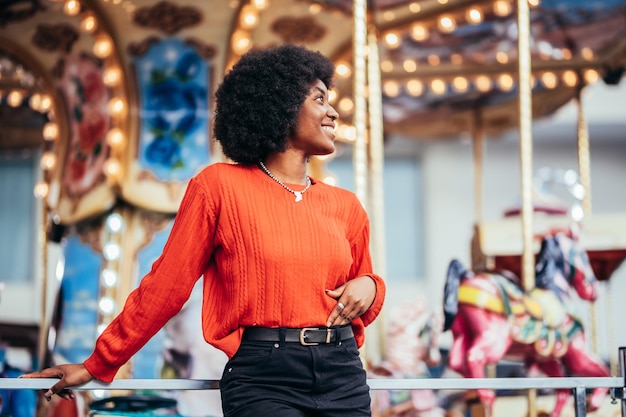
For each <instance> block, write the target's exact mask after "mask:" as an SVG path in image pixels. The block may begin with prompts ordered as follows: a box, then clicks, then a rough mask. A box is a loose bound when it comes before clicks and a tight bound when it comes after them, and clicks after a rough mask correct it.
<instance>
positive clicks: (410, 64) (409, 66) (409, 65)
mask: <svg viewBox="0 0 626 417" xmlns="http://www.w3.org/2000/svg"><path fill="white" fill-rule="evenodd" d="M402 68H404V70H405V71H406V72H415V71H417V63H416V62H415V60H413V59H410V58H409V59H405V60H404V62H402Z"/></svg>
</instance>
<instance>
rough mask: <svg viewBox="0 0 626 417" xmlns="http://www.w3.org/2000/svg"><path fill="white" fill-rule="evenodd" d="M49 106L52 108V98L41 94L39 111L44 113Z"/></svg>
mask: <svg viewBox="0 0 626 417" xmlns="http://www.w3.org/2000/svg"><path fill="white" fill-rule="evenodd" d="M51 108H52V98H51V97H50V96H49V95H47V94H44V95H43V96H41V104H40V105H39V111H40V112H41V113H45V112H47V111H48V110H50V109H51Z"/></svg>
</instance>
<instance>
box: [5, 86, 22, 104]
mask: <svg viewBox="0 0 626 417" xmlns="http://www.w3.org/2000/svg"><path fill="white" fill-rule="evenodd" d="M23 100H24V93H23V92H21V91H20V90H12V91H11V92H10V93H9V94H7V103H8V104H9V106H11V107H19V106H21V105H22V101H23Z"/></svg>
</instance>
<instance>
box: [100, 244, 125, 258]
mask: <svg viewBox="0 0 626 417" xmlns="http://www.w3.org/2000/svg"><path fill="white" fill-rule="evenodd" d="M121 254H122V250H121V248H120V245H118V244H117V243H115V242H108V243H107V244H105V245H104V248H102V255H104V259H106V260H107V261H109V262H111V261H117V260H118V259H119V258H120V255H121Z"/></svg>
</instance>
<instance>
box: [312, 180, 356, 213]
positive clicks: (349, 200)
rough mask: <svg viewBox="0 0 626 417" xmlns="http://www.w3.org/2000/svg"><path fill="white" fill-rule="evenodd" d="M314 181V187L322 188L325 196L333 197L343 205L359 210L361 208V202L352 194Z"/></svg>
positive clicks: (344, 189) (343, 189)
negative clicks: (355, 207)
mask: <svg viewBox="0 0 626 417" xmlns="http://www.w3.org/2000/svg"><path fill="white" fill-rule="evenodd" d="M315 181H316V185H319V187H320V188H323V191H324V193H325V194H330V195H334V196H335V198H337V199H339V200H341V201H342V203H343V204H349V205H351V206H357V207H359V208H362V205H361V202H360V201H359V198H358V197H357V196H356V194H355V193H354V192H352V191H350V190H348V189H346V188H341V187H338V186H335V185H330V184H326V183H324V182H323V181H320V180H315Z"/></svg>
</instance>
